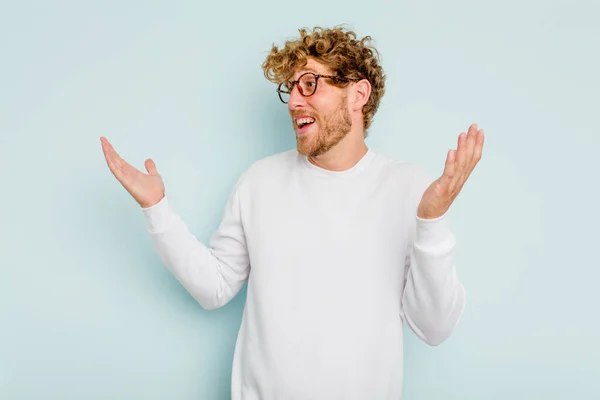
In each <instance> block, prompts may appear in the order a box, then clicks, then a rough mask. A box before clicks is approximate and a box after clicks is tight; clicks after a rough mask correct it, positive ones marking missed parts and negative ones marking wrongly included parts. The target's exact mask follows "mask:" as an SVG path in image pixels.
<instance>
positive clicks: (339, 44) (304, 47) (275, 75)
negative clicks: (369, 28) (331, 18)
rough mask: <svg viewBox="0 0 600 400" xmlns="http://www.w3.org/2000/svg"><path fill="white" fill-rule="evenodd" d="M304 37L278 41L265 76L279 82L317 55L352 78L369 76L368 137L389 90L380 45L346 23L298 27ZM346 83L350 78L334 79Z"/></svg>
mask: <svg viewBox="0 0 600 400" xmlns="http://www.w3.org/2000/svg"><path fill="white" fill-rule="evenodd" d="M298 31H299V32H300V38H297V39H295V40H288V41H286V42H285V44H284V46H283V47H282V48H281V49H279V48H277V46H275V44H273V47H272V48H271V51H270V53H269V55H268V56H267V58H266V60H265V62H264V63H263V65H262V69H263V71H264V75H265V77H266V78H267V79H268V80H269V81H271V82H273V83H276V84H279V83H281V82H286V81H288V80H290V79H291V78H292V76H293V75H294V71H295V70H296V69H297V68H299V67H301V66H303V65H305V64H306V62H307V60H308V58H309V57H310V58H313V59H315V61H318V62H319V63H321V64H324V65H326V66H327V67H329V68H330V69H331V70H332V71H334V73H335V75H339V76H343V77H346V78H349V79H352V80H360V79H367V80H368V81H369V82H370V84H371V95H370V96H369V99H368V100H367V103H366V104H365V106H364V107H363V110H362V111H363V120H364V134H363V135H364V137H366V136H367V129H368V128H369V127H370V126H371V122H372V121H373V117H374V116H375V113H376V112H377V108H378V107H379V103H380V102H381V98H382V97H383V94H384V92H385V79H386V77H385V75H384V73H383V68H382V67H381V65H380V57H379V53H378V51H377V49H375V47H373V46H372V45H370V44H369V42H371V41H372V38H371V37H370V36H365V37H364V38H362V39H360V40H357V36H356V33H354V32H353V31H351V30H345V29H344V28H343V27H342V26H336V27H334V28H331V29H324V28H322V27H315V28H314V29H313V31H312V32H310V31H308V30H307V29H306V28H302V29H299V30H298ZM332 83H333V84H335V85H336V86H339V87H343V86H345V85H348V82H344V81H334V82H332Z"/></svg>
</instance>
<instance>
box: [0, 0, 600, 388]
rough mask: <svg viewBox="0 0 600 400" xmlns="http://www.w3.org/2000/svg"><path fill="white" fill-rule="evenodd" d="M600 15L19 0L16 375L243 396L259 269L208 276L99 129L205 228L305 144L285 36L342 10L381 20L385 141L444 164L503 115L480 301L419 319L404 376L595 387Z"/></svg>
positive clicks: (469, 248) (483, 215)
mask: <svg viewBox="0 0 600 400" xmlns="http://www.w3.org/2000/svg"><path fill="white" fill-rule="evenodd" d="M84 3H85V4H84ZM550 3H552V4H550ZM599 15H600V6H599V3H598V2H594V1H592V0H589V1H552V2H546V1H528V2H517V1H516V0H511V1H509V2H480V1H465V0H460V1H455V2H445V1H441V0H438V1H416V0H414V1H395V2H392V1H381V0H375V1H373V2H371V3H370V4H369V3H368V2H365V1H356V0H352V1H346V2H343V1H330V2H321V1H316V0H311V1H304V2H282V1H253V2H241V1H240V2H237V3H234V2H210V3H201V2H198V1H177V2H172V1H169V2H167V1H162V2H142V1H136V2H117V1H103V2H100V1H96V2H76V1H71V2H66V1H53V2H39V3H37V4H35V3H32V2H16V1H14V2H10V3H9V2H3V3H2V5H1V6H0V60H1V61H0V135H1V136H0V171H1V173H2V184H1V186H0V205H1V206H0V246H1V251H0V266H1V268H0V398H2V399H167V398H168V399H226V398H229V384H230V368H231V361H232V356H233V348H234V341H235V338H236V335H237V329H238V327H239V323H240V318H241V313H242V308H243V305H244V299H245V293H246V292H245V290H244V291H243V292H242V293H241V294H240V295H239V296H238V297H237V298H236V299H234V301H233V302H232V303H230V304H228V305H227V306H226V307H224V308H222V309H219V310H216V311H211V312H207V311H204V310H203V309H202V308H201V307H200V306H199V305H197V303H195V302H194V301H193V300H192V298H191V297H190V296H189V295H188V294H187V293H186V292H185V290H184V289H183V288H182V287H181V286H180V285H179V284H178V283H177V282H176V280H175V279H174V278H173V277H172V276H171V275H170V274H169V273H168V272H167V270H166V269H165V268H164V267H163V265H162V264H161V262H160V261H159V259H158V258H157V256H156V255H155V253H154V252H153V250H152V248H151V244H150V240H149V238H148V236H147V235H146V232H145V225H144V220H143V216H142V213H141V212H140V210H139V207H138V206H137V205H136V204H135V203H134V202H133V200H132V199H131V198H130V197H129V196H128V194H127V193H126V192H125V191H124V189H123V188H122V187H121V186H120V185H119V184H118V183H117V181H116V180H115V179H114V178H113V177H112V175H111V174H110V172H109V170H108V168H107V167H106V164H105V161H104V159H103V155H102V151H101V147H100V141H99V137H100V136H101V135H105V136H107V137H108V139H109V140H111V141H112V143H113V144H114V146H115V147H116V149H117V150H118V151H119V152H120V153H121V155H122V156H123V157H124V158H125V159H126V160H128V161H130V162H131V163H132V164H133V165H135V166H137V167H138V168H142V169H143V161H144V159H145V158H147V157H152V158H153V159H154V160H155V161H156V164H157V166H158V170H159V172H160V173H161V174H162V175H163V178H164V179H165V182H166V185H167V191H168V193H169V195H170V198H171V201H172V204H173V205H174V207H175V209H176V210H177V212H178V213H180V214H181V215H182V217H183V218H184V219H185V220H186V222H187V223H188V225H189V226H190V228H191V229H192V231H193V232H194V233H195V234H196V235H197V236H198V237H199V238H200V239H201V240H203V241H206V240H208V238H209V237H210V235H211V234H212V232H213V230H214V229H215V228H216V227H217V224H218V223H219V221H220V218H221V215H222V214H221V213H222V211H223V206H224V202H225V201H226V199H227V196H228V194H229V192H230V190H231V188H232V185H233V184H234V182H235V181H236V179H237V178H238V176H239V175H240V174H241V173H242V171H243V170H244V169H245V168H246V167H247V166H249V165H250V163H252V162H253V161H254V160H256V159H258V158H261V157H264V156H267V155H269V154H273V153H275V152H279V151H283V150H287V149H290V148H293V147H294V146H295V141H294V136H293V132H292V129H291V124H290V122H289V119H288V116H287V113H286V110H285V106H284V105H282V104H280V103H279V100H278V98H277V96H276V93H275V87H274V85H272V84H270V83H269V82H267V81H266V80H265V79H264V77H263V75H262V71H261V69H260V65H261V63H262V62H263V60H264V57H265V55H266V54H267V52H268V51H269V49H270V46H271V44H273V43H277V44H281V43H283V41H284V40H285V39H286V38H289V37H293V36H295V35H296V33H297V28H299V27H302V26H306V27H313V26H315V25H323V26H332V25H335V24H339V23H347V24H348V26H349V27H351V28H354V29H356V31H357V33H358V34H359V35H361V36H362V35H366V34H370V35H372V36H373V37H374V39H375V40H376V45H377V46H378V48H379V50H380V51H381V53H382V57H383V65H384V68H385V71H386V73H387V74H388V81H387V94H386V95H385V97H384V99H383V103H382V104H381V107H380V110H379V112H378V114H377V115H376V118H375V122H374V125H373V127H372V130H371V132H370V138H369V139H368V145H369V146H370V147H371V148H373V149H374V150H376V151H385V152H386V153H388V154H391V155H393V156H396V157H398V158H402V159H406V160H409V161H412V162H417V163H420V164H422V165H424V166H425V167H426V168H427V169H428V171H430V172H431V173H432V174H434V175H437V174H439V173H441V171H442V168H443V163H444V158H445V155H446V151H447V150H448V149H449V148H451V147H454V146H455V144H456V138H457V136H458V134H459V133H460V132H461V131H464V130H465V129H466V128H467V127H468V126H469V124H470V123H472V122H477V123H479V125H480V126H481V127H483V128H484V129H485V131H486V146H485V149H484V154H483V159H482V160H481V162H480V164H479V166H478V167H477V169H476V170H475V172H474V173H473V175H472V176H471V178H470V179H469V181H468V183H467V185H466V186H465V188H464V190H463V192H462V193H461V194H460V196H459V198H458V200H457V201H456V203H455V204H454V205H453V207H452V211H451V221H452V226H453V229H454V232H455V234H456V236H457V239H458V243H459V247H458V253H457V259H456V261H457V267H458V271H459V274H460V277H461V278H462V280H463V282H464V284H465V286H466V289H467V294H468V306H467V309H466V311H465V314H464V317H463V318H462V320H461V323H460V325H459V327H458V328H457V329H456V331H455V333H454V334H453V336H452V337H451V338H450V339H449V340H448V341H447V342H445V343H444V344H443V345H441V346H439V347H428V346H427V345H425V344H423V343H421V342H419V341H418V339H416V337H415V336H414V335H413V334H411V333H410V331H408V330H407V333H408V335H407V337H406V340H405V344H406V375H405V397H404V398H405V399H406V400H420V399H461V400H464V399H591V398H598V397H599V396H600V383H599V382H600V379H599V378H600V372H599V366H598V364H599V362H600V346H599V345H598V339H599V336H600V322H599V318H600V317H599V316H600V313H599V312H598V311H597V306H598V305H599V304H600V294H598V290H597V287H598V283H599V282H600V272H599V271H600V261H599V260H598V247H599V238H600V235H599V234H598V226H599V223H600V220H599V216H598V204H599V200H598V195H599V194H600V192H599V189H598V185H599V184H600V180H599V179H598V175H599V172H600V170H599V168H598V165H597V160H595V158H596V157H597V154H598V151H599V149H600V139H599V133H600V132H599V128H598V127H599V125H598V119H597V116H598V110H599V108H600V100H599V97H598V93H600V84H599V83H600V81H599V78H598V71H600V56H599V54H600V52H599V51H598V48H600V47H599V46H600V45H599V43H600V25H599V24H598V16H599ZM273 301H276V299H273Z"/></svg>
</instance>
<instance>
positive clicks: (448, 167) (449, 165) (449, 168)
mask: <svg viewBox="0 0 600 400" xmlns="http://www.w3.org/2000/svg"><path fill="white" fill-rule="evenodd" d="M455 164H456V150H454V149H451V150H448V154H447V155H446V164H445V165H444V173H443V174H444V175H446V176H447V177H448V178H450V179H452V178H453V177H454V173H455V170H456V168H455Z"/></svg>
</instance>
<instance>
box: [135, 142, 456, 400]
mask: <svg viewBox="0 0 600 400" xmlns="http://www.w3.org/2000/svg"><path fill="white" fill-rule="evenodd" d="M430 183H431V180H430V179H429V178H428V177H427V175H426V174H425V173H424V171H423V170H422V169H420V168H418V167H416V166H415V165H412V164H408V163H404V162H400V161H395V160H393V159H391V158H389V157H387V156H384V155H382V154H378V153H375V152H373V151H372V150H369V151H368V152H367V154H366V155H365V156H364V157H363V158H362V159H361V160H360V161H359V162H358V163H357V164H356V165H355V166H354V167H352V168H351V169H349V170H346V171H342V172H333V171H328V170H325V169H321V168H319V167H317V166H315V165H313V164H312V163H310V162H309V161H308V160H307V158H306V157H304V156H302V155H300V154H299V153H298V152H297V151H296V150H290V151H287V152H284V153H280V154H277V155H274V156H270V157H267V158H264V159H262V160H259V161H257V162H255V163H254V164H253V165H252V166H251V167H250V168H249V169H248V170H247V171H246V172H245V173H244V174H243V175H242V176H241V178H240V179H239V181H238V182H237V184H236V186H235V189H234V190H233V192H232V194H231V197H230V198H229V201H228V202H227V206H226V208H225V212H224V216H223V220H222V222H221V224H220V226H219V228H218V229H217V231H216V232H215V233H214V235H213V236H212V238H211V240H210V243H209V246H206V245H204V244H202V243H200V242H199V241H198V240H197V239H196V237H195V236H193V235H192V233H190V231H189V230H188V228H187V226H186V225H185V223H184V222H183V221H182V220H181V218H180V217H179V216H178V215H177V214H176V213H175V212H174V211H173V210H172V208H171V207H170V205H169V202H168V199H167V197H164V198H163V199H162V200H161V201H160V202H159V203H158V204H156V205H154V206H152V207H150V208H145V209H143V212H144V214H145V215H146V218H147V222H148V230H149V233H150V235H151V237H152V240H153V243H154V246H155V249H156V251H157V252H158V255H159V256H160V258H161V259H162V261H163V262H164V264H165V265H166V266H167V267H168V268H169V270H170V271H171V272H172V273H173V274H174V275H175V277H177V279H178V280H179V282H181V284H182V285H183V286H184V287H185V288H186V289H187V290H188V291H189V293H190V294H191V295H192V296H193V297H194V298H195V299H196V300H197V301H198V302H199V303H200V305H201V306H202V307H204V308H205V309H215V308H218V307H221V306H223V305H225V304H226V303H227V302H229V301H230V300H231V299H232V298H233V297H234V296H235V295H236V294H237V293H238V292H239V291H240V289H241V288H242V287H243V285H244V284H245V283H246V282H248V291H247V298H246V305H245V309H244V313H243V318H242V323H241V327H240V331H239V333H238V340H237V343H236V347H235V355H234V361H233V370H232V378H231V379H232V382H231V385H232V388H231V389H232V399H233V400H259V399H260V400H275V399H276V400H337V399H340V400H341V399H343V400H352V399H360V400H367V399H368V400H375V399H377V400H384V399H394V400H398V399H400V398H401V392H402V376H403V350H402V341H403V336H402V334H403V331H402V324H403V322H406V323H408V325H409V326H410V328H411V329H412V330H413V331H414V332H415V334H416V335H417V336H418V337H419V338H421V339H422V340H424V341H425V342H427V343H428V344H430V345H437V344H439V343H441V342H442V341H443V340H445V339H446V338H447V337H448V336H449V334H450V333H451V331H452V329H453V328H454V326H455V325H456V323H457V322H458V320H459V319H460V316H461V314H462V312H463V309H464V305H465V293H464V289H463V287H462V284H461V283H460V282H459V280H458V278H457V276H456V271H455V267H454V265H453V252H454V248H455V239H454V236H453V235H452V233H451V232H450V230H449V228H448V223H447V220H446V219H447V217H446V215H444V216H441V217H439V218H436V219H432V220H423V219H420V218H418V217H417V215H416V211H417V206H418V204H419V202H420V199H421V196H422V194H423V192H424V191H425V189H426V188H427V187H428V186H429V184H430Z"/></svg>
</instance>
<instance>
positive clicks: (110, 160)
mask: <svg viewBox="0 0 600 400" xmlns="http://www.w3.org/2000/svg"><path fill="white" fill-rule="evenodd" d="M100 142H101V144H102V152H103V153H104V158H105V159H106V164H107V165H108V168H109V169H110V171H111V172H112V173H113V174H114V173H115V172H116V170H117V169H118V166H117V162H116V160H115V154H116V151H115V149H114V148H113V147H112V145H111V144H110V142H109V141H108V140H107V139H106V138H105V137H101V138H100Z"/></svg>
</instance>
